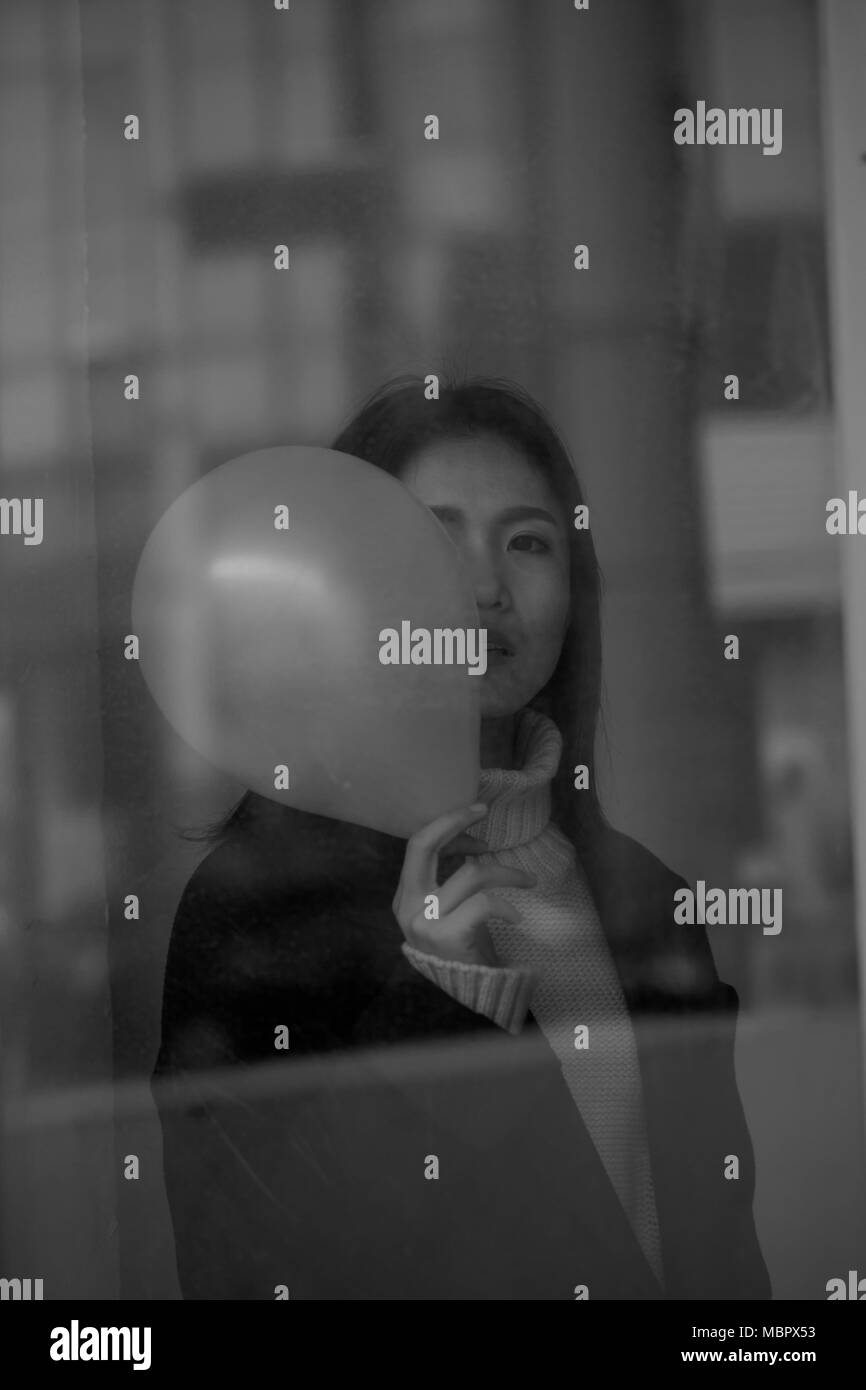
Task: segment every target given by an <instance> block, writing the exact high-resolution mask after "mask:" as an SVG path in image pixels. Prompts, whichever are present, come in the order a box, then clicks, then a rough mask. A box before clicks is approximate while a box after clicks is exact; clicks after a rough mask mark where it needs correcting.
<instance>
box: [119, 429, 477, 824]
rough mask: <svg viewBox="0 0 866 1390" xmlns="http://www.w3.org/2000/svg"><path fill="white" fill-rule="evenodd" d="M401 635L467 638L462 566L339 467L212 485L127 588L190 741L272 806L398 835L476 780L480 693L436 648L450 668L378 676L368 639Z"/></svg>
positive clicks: (289, 468)
mask: <svg viewBox="0 0 866 1390" xmlns="http://www.w3.org/2000/svg"><path fill="white" fill-rule="evenodd" d="M406 623H408V624H410V625H411V629H412V630H413V632H414V631H415V630H424V631H426V632H430V633H431V634H432V633H434V632H435V631H437V630H439V631H442V630H450V631H452V632H453V631H455V630H463V631H465V632H468V631H469V630H473V632H474V631H476V630H477V627H478V614H477V610H476V607H475V602H474V597H473V593H472V590H471V587H470V585H469V582H468V579H467V577H466V575H465V573H464V571H463V569H462V567H461V565H460V561H459V553H458V552H457V550H456V548H455V546H454V545H453V543H452V542H451V540H450V539H449V537H448V535H447V534H446V532H445V531H444V529H443V528H442V527H441V526H440V525H439V523H438V522H437V521H436V520H435V519H434V517H433V516H432V514H431V513H430V512H429V511H428V510H427V508H426V507H425V506H424V505H423V503H421V502H420V501H419V500H418V499H417V498H416V497H415V496H414V495H413V494H412V493H411V492H409V490H408V488H406V487H404V485H403V484H402V483H400V482H399V481H398V480H397V479H395V478H393V477H391V476H390V475H389V474H387V473H385V472H383V471H382V470H381V469H379V468H374V467H373V466H372V465H371V464H368V463H364V462H362V461H361V460H360V459H356V458H353V457H351V456H350V455H348V454H341V453H337V452H335V451H334V450H332V449H319V448H313V447H309V448H308V447H302V446H286V447H280V448H272V449H260V450H257V451H256V452H255V453H250V454H245V455H243V456H242V457H240V458H236V459H232V460H231V461H230V462H228V463H224V464H222V465H220V466H219V467H217V468H215V469H213V470H212V471H211V472H210V473H207V474H206V475H205V476H204V477H203V478H200V479H199V481H198V482H196V483H194V484H193V485H192V487H190V488H189V489H188V490H187V491H186V492H184V493H183V494H182V495H181V496H180V497H179V498H178V499H177V500H176V501H175V502H174V503H172V505H171V506H170V507H169V509H168V511H167V512H166V513H165V515H164V516H163V517H162V518H161V520H160V521H159V522H158V523H157V525H156V527H155V528H154V530H153V532H152V534H151V536H150V537H149V539H148V541H147V544H146V545H145V547H144V550H143V552H142V555H141V559H140V561H139V565H138V570H137V573H136V577H135V583H134V587H133V596H132V631H133V632H134V633H135V634H136V635H137V637H138V638H139V656H140V666H141V671H142V674H143V676H144V679H145V681H146V683H147V686H148V688H149V690H150V692H151V694H152V695H153V698H154V699H155V701H156V703H157V705H158V706H159V708H160V709H161V710H162V712H163V714H164V715H165V717H166V719H167V720H168V721H169V723H170V724H171V725H172V727H173V728H174V729H175V730H176V732H177V733H178V734H180V736H181V737H182V738H183V739H184V740H185V741H186V742H187V743H189V744H190V745H191V746H192V747H193V748H195V749H196V750H197V751H198V752H199V753H200V754H202V756H203V757H205V758H207V759H208V760H209V761H210V762H211V763H213V764H214V765H215V766H216V767H218V768H220V769H222V770H223V771H225V772H228V773H230V774H231V775H232V776H234V777H236V778H238V779H239V780H241V781H243V782H244V783H245V784H246V785H247V786H248V787H251V788H252V789H253V790H255V791H258V792H260V793H262V794H263V795H264V796H267V797H271V798H272V799H273V800H276V801H281V802H283V803H285V804H287V805H291V806H296V807H299V808H300V809H302V810H306V811H313V812H315V813H317V814H319V815H324V816H332V817H334V818H335V819H337V820H345V821H351V822H353V823H355V824H358V825H366V826H371V827H373V828H374V829H376V830H382V831H384V832H385V833H387V834H391V835H398V836H401V837H405V836H408V835H411V834H412V833H414V831H415V830H417V829H419V828H420V827H421V826H422V825H426V824H427V823H428V822H429V821H431V820H433V819H434V818H435V817H436V816H437V815H441V814H442V813H443V812H445V811H449V810H453V809H455V808H456V807H458V806H461V805H466V804H467V803H468V802H470V801H473V800H474V799H475V796H476V793H477V790H478V780H479V775H480V769H479V731H480V707H479V698H478V684H479V679H478V677H477V676H473V674H471V670H470V666H469V664H448V657H447V656H445V655H444V652H445V647H444V646H443V647H440V649H439V652H438V656H439V659H440V661H441V663H442V664H437V663H436V661H435V660H432V659H431V660H430V663H429V664H417V665H416V664H402V663H401V664H389V665H384V664H383V663H382V661H381V660H380V650H381V649H382V648H383V643H382V641H381V640H380V633H382V632H383V630H384V629H394V630H395V631H396V632H397V633H398V634H399V633H405V632H406V631H407V629H405V628H404V626H403V625H404V624H406ZM403 649H404V650H405V644H404V647H403ZM416 650H417V651H418V653H419V654H421V655H423V647H422V646H421V647H418V648H417V649H416ZM451 656H452V660H454V659H455V649H453V648H452V652H451ZM468 660H469V658H468V657H467V658H465V661H466V662H467V663H468ZM280 769H285V771H282V772H281V771H280Z"/></svg>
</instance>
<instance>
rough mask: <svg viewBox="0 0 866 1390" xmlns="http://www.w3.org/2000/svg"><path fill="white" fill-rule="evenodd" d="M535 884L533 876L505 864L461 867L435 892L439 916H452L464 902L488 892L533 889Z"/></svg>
mask: <svg viewBox="0 0 866 1390" xmlns="http://www.w3.org/2000/svg"><path fill="white" fill-rule="evenodd" d="M537 883H538V879H537V877H536V875H535V874H531V873H527V872H526V870H525V869H514V868H510V867H508V866H506V865H504V864H490V865H484V866H483V867H482V866H481V865H479V864H464V865H463V866H462V868H460V869H458V870H457V872H456V873H454V874H452V875H451V877H450V878H449V879H447V880H446V882H445V883H443V884H442V885H441V887H440V888H438V889H437V895H438V898H439V915H440V917H443V916H444V915H445V913H446V912H453V911H454V909H455V908H457V907H459V906H460V904H461V903H463V902H465V901H466V899H467V898H471V897H472V896H473V894H475V893H482V892H486V891H487V890H488V889H490V888H532V887H534V886H535V884H537Z"/></svg>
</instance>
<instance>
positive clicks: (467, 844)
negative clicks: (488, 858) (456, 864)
mask: <svg viewBox="0 0 866 1390" xmlns="http://www.w3.org/2000/svg"><path fill="white" fill-rule="evenodd" d="M489 853H490V846H489V845H488V843H487V841H486V840H476V838H475V836H474V835H457V836H455V838H454V839H453V840H449V841H448V844H447V845H443V846H442V848H441V849H440V851H439V857H440V858H445V856H446V855H450V854H489Z"/></svg>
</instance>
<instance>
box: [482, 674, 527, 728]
mask: <svg viewBox="0 0 866 1390" xmlns="http://www.w3.org/2000/svg"><path fill="white" fill-rule="evenodd" d="M525 704H526V700H525V699H523V698H522V696H521V694H520V692H519V691H517V690H514V689H506V688H505V687H503V686H498V685H497V684H496V683H495V682H490V683H489V684H488V683H487V677H486V676H483V677H482V686H481V718H482V719H507V718H508V716H509V715H512V714H517V713H518V712H519V711H520V710H522V709H523V706H524V705H525Z"/></svg>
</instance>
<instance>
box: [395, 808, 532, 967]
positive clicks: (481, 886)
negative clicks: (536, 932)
mask: <svg viewBox="0 0 866 1390" xmlns="http://www.w3.org/2000/svg"><path fill="white" fill-rule="evenodd" d="M486 814H487V807H486V806H484V805H481V804H480V803H478V804H476V805H474V806H467V807H464V808H463V809H462V810H459V811H450V812H449V813H448V814H447V815H444V816H439V817H438V818H437V819H436V820H434V821H431V822H430V824H429V825H425V826H423V827H422V829H421V830H417V831H416V832H415V834H414V835H413V836H411V838H410V839H409V841H408V843H407V845H406V855H405V858H404V860H403V871H402V873H401V875H400V882H399V883H398V885H397V892H396V893H395V894H394V901H393V903H392V904H391V907H392V910H393V912H394V916H395V917H396V918H397V921H398V922H399V924H400V928H401V930H402V932H403V935H404V936H405V938H406V941H407V942H408V944H409V945H410V946H414V947H415V948H416V949H417V950H419V951H426V952H427V953H428V954H429V955H433V956H439V958H440V959H442V960H460V961H465V962H467V963H468V964H470V965H496V964H497V960H496V956H495V953H494V950H493V944H492V942H491V940H490V934H489V932H488V930H487V926H486V922H487V919H488V918H489V917H503V918H505V920H506V921H508V922H519V921H520V920H521V918H520V914H519V912H517V911H516V910H515V909H514V908H513V907H512V906H511V904H510V903H508V902H506V901H505V899H504V898H497V897H495V896H494V895H493V894H492V893H491V892H490V890H491V889H492V888H497V887H500V888H503V887H513V888H531V887H532V886H533V884H535V883H537V882H538V880H537V878H536V877H535V875H534V874H530V873H526V872H524V870H523V869H508V868H504V867H503V866H501V865H499V864H486V865H480V864H464V865H463V866H462V867H461V868H459V869H458V870H457V871H456V873H453V874H452V875H451V877H450V878H448V879H446V880H445V882H444V883H443V884H441V885H437V881H436V876H437V869H438V864H439V855H440V853H441V852H442V851H443V850H445V849H446V846H447V851H448V852H450V853H452V854H454V853H462V854H483V853H484V851H485V849H486V845H485V844H484V842H483V841H480V840H475V839H473V838H472V837H471V836H469V835H463V834H461V833H460V832H462V831H464V830H466V828H467V826H470V825H472V824H474V823H475V822H476V821H479V820H481V819H482V817H483V816H486ZM455 837H456V838H455ZM431 894H435V895H436V897H437V898H438V901H439V917H438V920H437V919H436V918H428V917H426V916H425V915H424V909H425V899H427V898H428V897H429V896H430V895H431Z"/></svg>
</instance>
